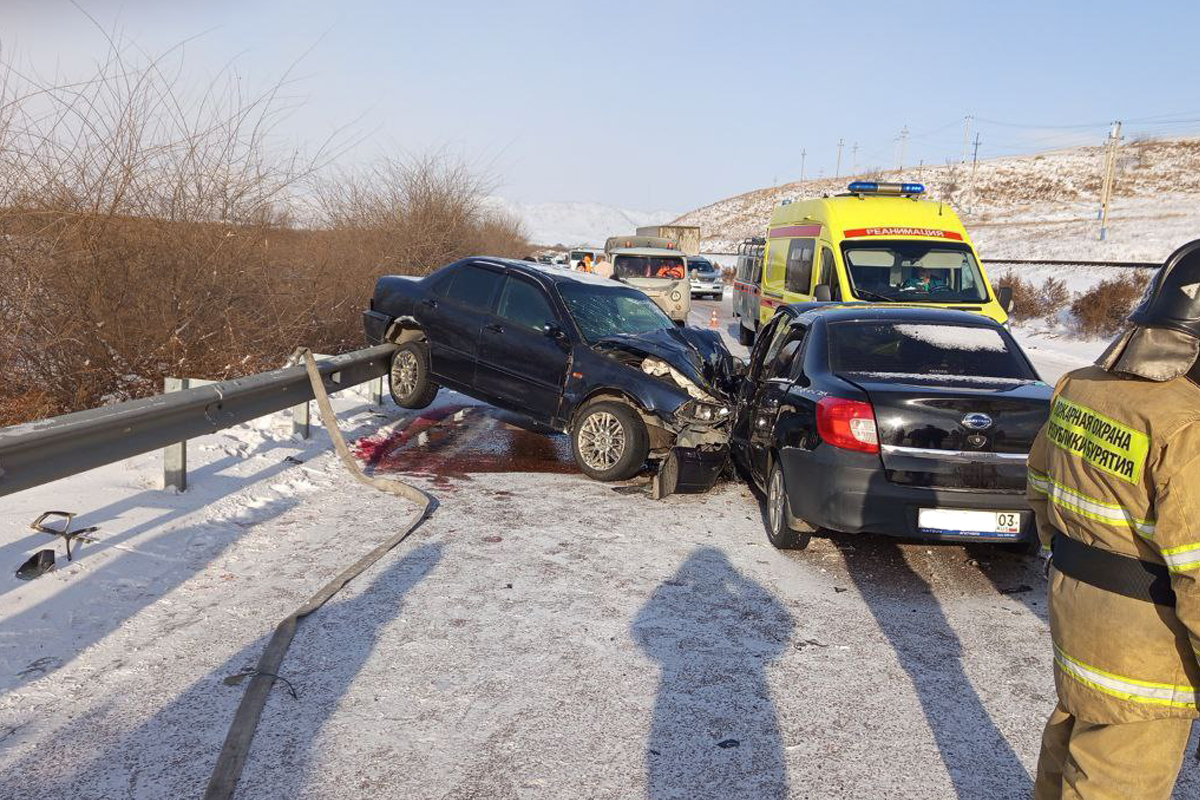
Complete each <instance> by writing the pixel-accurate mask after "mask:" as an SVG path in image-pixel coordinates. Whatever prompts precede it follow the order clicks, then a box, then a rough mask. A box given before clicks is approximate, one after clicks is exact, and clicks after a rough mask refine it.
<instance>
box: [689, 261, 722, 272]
mask: <svg viewBox="0 0 1200 800" xmlns="http://www.w3.org/2000/svg"><path fill="white" fill-rule="evenodd" d="M688 270H689V271H691V272H703V273H704V274H706V275H710V274H712V273H714V272H716V271H717V268H716V267H714V266H713V265H712V262H711V261H689V262H688Z"/></svg>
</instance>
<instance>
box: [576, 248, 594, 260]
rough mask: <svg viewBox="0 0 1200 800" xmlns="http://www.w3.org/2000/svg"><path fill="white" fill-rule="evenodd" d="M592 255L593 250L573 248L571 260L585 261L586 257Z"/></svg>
mask: <svg viewBox="0 0 1200 800" xmlns="http://www.w3.org/2000/svg"><path fill="white" fill-rule="evenodd" d="M590 255H592V251H591V250H572V251H571V260H572V261H583V259H584V258H586V257H587V256H590Z"/></svg>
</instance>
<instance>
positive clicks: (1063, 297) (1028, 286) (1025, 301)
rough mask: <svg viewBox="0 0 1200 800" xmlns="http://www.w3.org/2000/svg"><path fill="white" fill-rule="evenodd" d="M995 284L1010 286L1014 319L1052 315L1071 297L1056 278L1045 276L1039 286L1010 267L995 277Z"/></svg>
mask: <svg viewBox="0 0 1200 800" xmlns="http://www.w3.org/2000/svg"><path fill="white" fill-rule="evenodd" d="M996 286H1009V287H1012V290H1013V312H1012V316H1013V317H1015V318H1016V319H1037V318H1039V317H1050V316H1054V315H1055V314H1057V313H1058V312H1059V311H1061V310H1062V309H1063V308H1065V307H1066V305H1067V303H1068V302H1069V301H1070V299H1071V294H1070V292H1069V291H1067V285H1066V283H1064V282H1063V281H1061V280H1059V279H1058V278H1053V277H1051V278H1046V280H1045V281H1043V282H1042V284H1041V286H1038V285H1037V284H1035V283H1033V282H1032V281H1027V280H1025V279H1024V278H1022V277H1021V276H1020V275H1019V274H1017V273H1016V272H1014V271H1013V270H1011V269H1010V270H1008V271H1007V272H1005V273H1004V274H1003V275H1001V276H999V277H998V278H997V279H996Z"/></svg>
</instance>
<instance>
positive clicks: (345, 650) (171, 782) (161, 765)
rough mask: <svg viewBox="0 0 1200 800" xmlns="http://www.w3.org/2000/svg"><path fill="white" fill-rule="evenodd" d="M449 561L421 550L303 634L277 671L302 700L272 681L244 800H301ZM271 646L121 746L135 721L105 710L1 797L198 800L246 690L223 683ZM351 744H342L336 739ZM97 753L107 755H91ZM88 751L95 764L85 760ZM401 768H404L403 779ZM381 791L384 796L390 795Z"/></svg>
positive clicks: (82, 721) (62, 735) (378, 769)
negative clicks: (359, 690)
mask: <svg viewBox="0 0 1200 800" xmlns="http://www.w3.org/2000/svg"><path fill="white" fill-rule="evenodd" d="M441 555H442V545H440V544H423V545H421V546H419V547H416V548H414V549H413V550H412V551H411V552H409V553H407V554H405V555H404V556H403V557H401V558H399V559H397V560H396V561H395V562H394V563H392V564H390V565H389V566H387V567H386V568H384V569H383V570H382V571H381V572H380V573H379V574H378V575H376V576H375V577H374V578H373V579H372V580H371V583H370V584H369V585H368V586H366V587H364V588H363V589H362V590H361V591H360V592H359V593H357V594H356V595H354V596H353V597H351V598H349V599H347V600H345V601H344V602H338V600H337V598H336V597H335V598H334V600H333V601H331V602H330V603H329V604H327V605H326V606H324V607H323V608H321V609H320V610H318V611H317V612H316V613H315V614H313V615H312V616H310V617H308V618H307V619H306V620H304V621H302V622H301V623H300V627H299V629H298V631H297V634H296V638H295V640H294V641H293V643H292V646H291V648H290V650H289V651H288V654H287V656H286V657H285V658H284V661H283V666H282V669H281V671H280V672H281V675H282V677H284V678H286V679H287V680H288V681H290V682H291V684H292V686H293V687H294V688H295V690H296V692H297V697H296V698H295V699H293V698H292V697H291V696H290V694H289V692H288V688H287V684H285V683H284V682H283V681H276V683H275V686H274V687H273V688H272V691H271V697H270V699H269V700H268V702H267V705H266V708H265V709H264V710H263V714H262V718H261V720H260V722H259V725H258V729H257V731H256V733H255V736H254V741H253V744H252V745H251V748H250V754H249V757H248V759H247V761H246V766H245V771H244V772H243V775H242V779H241V782H240V784H239V790H238V792H237V796H239V797H242V796H245V797H268V796H269V797H293V796H297V795H300V794H305V792H304V791H303V790H304V789H305V787H306V786H308V784H309V783H310V782H311V781H312V778H313V774H314V773H313V771H314V762H315V761H316V758H315V757H314V755H313V751H314V750H315V749H316V748H317V746H318V740H319V739H320V737H321V736H322V734H323V733H324V732H325V730H324V729H325V727H326V725H327V724H328V722H329V719H330V717H331V716H332V714H333V713H334V712H335V711H336V710H337V709H339V708H340V707H342V705H343V704H342V702H341V700H342V698H343V696H344V695H345V694H346V693H347V691H348V690H349V687H350V686H351V684H353V683H354V681H355V679H356V678H357V677H358V675H359V673H360V672H361V671H362V669H363V667H364V665H365V664H366V663H367V661H368V660H369V658H370V656H371V653H372V652H373V651H374V649H375V645H376V642H377V641H378V639H379V637H380V634H381V631H383V629H384V628H386V627H387V626H388V625H390V624H391V623H392V622H393V621H394V620H395V619H396V618H397V617H398V616H399V615H400V612H401V611H402V609H403V600H404V597H405V596H406V595H407V594H408V592H409V591H411V590H412V589H413V588H414V587H415V586H417V585H418V584H419V583H420V582H421V581H422V580H424V579H425V578H426V577H427V576H428V575H429V574H430V573H431V572H432V571H433V570H434V569H435V568H436V566H437V564H438V563H439V561H440V560H441ZM351 587H353V584H351ZM314 588H315V587H314ZM268 639H269V635H267V636H263V637H260V638H259V639H257V640H255V641H254V642H252V643H250V644H248V645H247V646H245V647H244V648H242V649H241V650H239V651H238V652H237V653H236V654H235V655H233V656H232V657H231V658H229V659H228V660H227V661H225V663H223V664H222V665H220V666H219V667H217V668H216V669H214V670H212V671H211V672H209V673H208V674H207V675H205V676H204V677H203V678H201V679H199V680H197V681H196V682H195V683H193V684H192V685H191V686H189V687H188V688H187V689H186V690H185V691H184V692H183V693H182V694H181V695H179V696H178V697H177V698H175V699H174V700H172V701H171V702H169V703H168V704H166V705H165V706H163V707H162V708H160V709H159V710H158V711H157V712H156V713H155V714H154V715H153V716H151V717H149V718H148V719H146V720H144V721H143V722H142V723H141V724H140V725H138V726H137V727H136V728H133V729H131V730H127V731H124V732H119V733H116V734H115V735H114V734H113V731H114V730H117V729H120V728H122V727H123V725H122V724H121V723H120V722H118V723H117V724H115V725H114V720H122V721H123V719H124V716H125V715H126V714H127V713H128V712H127V711H124V710H122V709H121V708H120V707H119V706H118V707H114V706H112V705H109V704H100V705H98V706H97V707H96V708H95V709H93V710H90V711H88V712H86V713H84V714H82V715H80V716H78V717H76V718H74V719H72V720H71V722H69V723H68V724H67V725H65V726H64V727H63V728H62V729H60V730H58V731H55V732H54V734H53V736H52V737H48V738H46V740H45V741H44V742H43V743H42V744H41V745H39V748H38V749H37V750H36V751H35V752H33V753H30V754H29V755H26V756H25V757H24V758H22V759H21V760H20V761H18V762H16V763H11V764H8V765H6V766H5V768H4V769H3V770H0V797H5V798H12V800H26V799H28V800H41V798H50V797H129V798H159V797H199V796H201V795H202V794H203V792H204V787H205V785H206V783H207V782H208V779H209V775H210V773H211V772H212V769H213V767H214V765H215V764H216V760H217V754H218V753H219V752H220V749H221V745H222V743H223V741H224V739H225V734H226V732H227V731H228V728H229V725H230V723H231V722H232V721H233V717H234V712H235V711H236V708H237V704H238V703H239V702H240V701H241V698H242V695H243V693H244V692H245V688H246V683H245V680H241V681H236V682H234V681H231V682H229V683H227V682H226V679H227V678H231V677H234V678H235V679H236V677H237V676H239V675H245V674H246V673H249V672H251V671H252V670H253V669H254V667H255V665H256V664H257V662H258V658H259V656H260V655H261V654H262V652H263V650H264V648H265V647H266V645H267V641H268ZM395 666H396V665H394V664H389V665H386V666H385V668H386V669H393V668H395ZM394 733H395V736H396V738H397V740H401V739H403V738H404V737H405V736H406V732H405V731H400V730H398V731H395V732H394ZM345 735H346V734H345V733H344V732H341V736H340V738H342V739H343V740H344V737H345ZM97 742H103V743H104V746H103V747H97V748H95V749H92V748H90V747H88V746H87V745H91V744H92V743H97ZM81 751H82V752H88V753H89V755H90V757H89V758H86V759H81V758H80V756H79V753H80V752H81ZM172 753H175V754H181V755H179V756H172V755H171V754H172ZM385 760H395V759H385ZM184 764H187V765H188V766H183V765H184ZM401 768H402V764H400V763H398V764H397V766H396V769H397V770H398V769H401ZM391 772H392V768H391V767H390V766H388V765H387V764H383V763H381V764H378V765H376V766H375V767H373V768H372V773H373V774H374V775H375V776H376V777H377V778H380V777H381V776H383V777H384V778H386V776H388V775H390V774H391ZM361 788H365V787H361ZM373 788H374V790H375V791H378V792H382V793H384V794H386V793H387V791H388V789H387V787H386V785H376V786H374V787H373Z"/></svg>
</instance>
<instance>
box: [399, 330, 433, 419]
mask: <svg viewBox="0 0 1200 800" xmlns="http://www.w3.org/2000/svg"><path fill="white" fill-rule="evenodd" d="M388 389H389V390H390V391H391V393H392V400H394V401H396V405H398V406H400V407H401V408H414V409H416V408H425V407H426V406H428V405H429V404H430V403H432V402H433V398H434V397H436V396H437V393H438V385H437V384H436V383H434V382H433V381H432V380H431V379H430V376H429V345H427V344H426V343H425V342H405V343H404V344H402V345H400V348H399V349H398V350H396V352H395V354H394V355H393V356H392V368H391V370H390V371H389V372H388Z"/></svg>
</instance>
